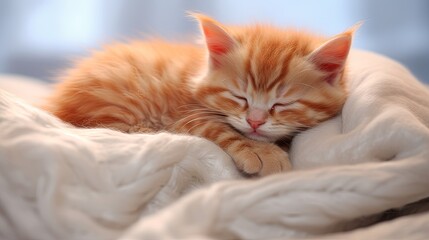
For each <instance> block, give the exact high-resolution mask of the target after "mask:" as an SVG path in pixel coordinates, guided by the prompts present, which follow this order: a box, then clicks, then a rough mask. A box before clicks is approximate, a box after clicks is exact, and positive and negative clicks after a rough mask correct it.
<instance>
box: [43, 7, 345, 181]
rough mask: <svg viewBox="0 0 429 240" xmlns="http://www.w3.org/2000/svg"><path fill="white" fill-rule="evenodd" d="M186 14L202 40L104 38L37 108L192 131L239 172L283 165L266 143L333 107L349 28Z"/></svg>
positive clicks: (341, 94)
mask: <svg viewBox="0 0 429 240" xmlns="http://www.w3.org/2000/svg"><path fill="white" fill-rule="evenodd" d="M194 16H195V17H196V19H198V21H199V23H200V26H201V30H202V33H203V36H204V39H205V43H206V44H205V47H199V46H194V45H187V44H172V43H167V42H164V41H160V40H152V41H147V42H133V43H129V44H117V45H113V46H110V47H108V48H106V49H105V50H104V51H102V52H97V53H95V54H94V55H93V56H92V57H90V58H88V59H86V60H83V61H81V62H80V63H79V64H78V66H77V67H76V68H75V69H73V70H71V71H70V72H69V73H68V74H67V76H66V77H65V79H64V81H63V82H62V83H61V84H59V86H58V87H57V90H56V92H55V94H54V95H53V96H52V98H51V99H50V104H49V105H48V106H47V109H48V110H49V111H51V112H52V113H53V114H55V115H56V116H58V117H59V118H61V119H62V120H64V121H66V122H69V123H72V124H73V125H76V126H79V127H107V128H113V129H117V130H120V131H123V132H129V133H135V132H157V131H169V132H175V133H186V134H192V135H197V136H201V137H204V138H207V139H209V140H211V141H213V142H215V143H217V144H218V145H219V146H220V147H221V148H223V149H224V150H225V151H226V152H227V153H228V154H230V155H231V156H232V157H233V159H234V161H235V163H236V165H237V167H238V168H239V169H240V170H242V171H243V172H244V173H247V174H258V175H267V174H270V173H275V172H280V171H283V170H288V169H290V168H291V165H290V162H289V159H288V155H287V153H286V152H285V151H283V150H282V149H281V148H280V147H278V146H276V145H275V144H274V143H273V142H275V141H278V140H281V139H283V138H285V137H289V136H291V135H292V134H293V133H295V132H296V131H299V130H300V129H303V128H308V127H311V126H314V125H316V124H318V123H319V122H321V121H324V120H326V119H328V118H331V117H333V116H334V115H336V114H337V113H338V112H339V111H340V109H341V107H342V105H343V103H344V101H345V99H346V95H347V94H346V90H345V87H344V80H343V79H344V76H343V75H344V74H343V72H344V68H345V62H346V59H347V55H348V52H349V49H350V45H351V39H352V32H353V31H351V30H350V31H346V32H344V33H342V34H339V35H337V36H334V37H333V38H330V39H325V38H322V37H319V36H315V35H312V34H309V33H303V32H299V31H295V30H285V29H278V28H274V27H271V26H266V25H252V26H243V27H236V26H224V25H222V24H220V23H218V22H217V21H215V20H213V19H211V18H209V17H206V16H203V15H199V14H195V15H194Z"/></svg>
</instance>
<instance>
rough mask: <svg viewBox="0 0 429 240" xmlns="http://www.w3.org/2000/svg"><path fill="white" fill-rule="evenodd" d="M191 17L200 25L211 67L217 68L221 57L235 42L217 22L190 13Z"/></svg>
mask: <svg viewBox="0 0 429 240" xmlns="http://www.w3.org/2000/svg"><path fill="white" fill-rule="evenodd" d="M191 16H192V17H194V18H196V19H197V20H198V21H199V23H200V26H201V30H202V32H203V35H204V38H205V41H206V45H207V49H208V50H209V55H210V63H211V66H212V67H219V66H220V65H221V62H222V57H223V56H224V55H225V54H227V53H229V52H230V51H231V50H232V49H233V48H234V46H235V45H236V42H235V40H234V39H233V38H232V37H231V35H230V34H229V33H228V32H227V31H226V30H225V28H224V27H223V26H222V24H220V23H218V22H217V21H215V20H213V19H211V18H209V17H207V16H204V15H202V14H197V13H191Z"/></svg>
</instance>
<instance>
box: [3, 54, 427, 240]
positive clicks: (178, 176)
mask: <svg viewBox="0 0 429 240" xmlns="http://www.w3.org/2000/svg"><path fill="white" fill-rule="evenodd" d="M347 78H348V82H349V84H348V88H349V91H350V97H349V98H348V100H347V102H346V104H345V106H344V108H343V111H342V113H341V115H339V116H338V117H336V118H334V119H331V120H329V121H326V122H324V123H323V124H321V125H319V126H317V127H315V128H313V129H310V130H308V131H306V132H304V133H302V134H300V135H299V136H297V137H296V138H295V139H294V141H293V143H292V147H291V152H290V157H291V160H292V161H293V165H294V168H295V171H293V172H289V173H282V174H278V175H273V176H269V177H265V178H262V179H245V178H244V177H242V176H241V175H240V174H239V173H238V172H237V171H236V169H235V167H234V164H233V163H232V161H231V159H230V158H229V156H228V155H227V154H225V153H224V152H223V151H222V150H221V149H220V148H218V147H217V146H216V145H215V144H213V143H211V142H209V141H207V140H204V139H200V138H197V137H192V136H181V135H174V134H169V133H159V134H153V135H151V134H131V135H130V134H123V133H119V132H115V131H112V130H108V129H77V128H74V127H72V126H70V125H67V124H65V123H63V122H61V121H60V120H58V119H56V118H55V117H53V116H51V115H49V114H48V113H46V112H44V111H43V110H41V109H39V108H37V107H33V106H31V105H30V104H29V103H27V102H24V101H23V100H21V99H20V98H19V97H17V96H14V95H12V94H10V93H8V92H7V91H5V90H0V191H1V193H0V239H181V238H182V239H294V238H303V237H311V238H313V239H314V238H320V239H392V238H406V239H424V237H427V236H429V213H426V212H424V210H425V209H427V207H425V206H422V204H427V202H428V201H425V200H422V199H426V198H428V197H429V91H428V89H427V87H425V86H424V85H422V84H421V83H419V82H418V81H417V80H416V79H415V78H414V77H413V76H412V75H411V74H410V73H409V72H408V71H407V70H406V69H405V68H404V67H402V66H401V65H400V64H398V63H396V62H393V61H392V60H389V59H387V58H384V57H382V56H379V55H376V54H372V53H368V52H361V51H356V50H355V51H352V53H351V56H350V63H349V69H348V75H347ZM419 200H422V201H420V202H417V201H419ZM414 202H417V203H421V204H417V207H416V208H415V209H419V210H421V211H422V213H419V214H414V215H409V216H403V217H399V218H396V219H394V220H391V221H386V222H382V223H378V224H373V223H375V222H379V220H380V219H381V218H380V216H381V215H383V212H385V211H386V210H389V209H392V208H399V207H402V206H404V205H407V204H410V203H414ZM413 211H414V210H413ZM415 211H417V210H415ZM411 212H412V211H411ZM380 214H381V215H380ZM358 227H360V228H359V229H357V230H355V228H358Z"/></svg>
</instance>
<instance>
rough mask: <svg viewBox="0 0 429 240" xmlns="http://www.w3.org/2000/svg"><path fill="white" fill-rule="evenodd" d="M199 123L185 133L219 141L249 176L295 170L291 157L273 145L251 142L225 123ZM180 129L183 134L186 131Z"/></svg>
mask: <svg viewBox="0 0 429 240" xmlns="http://www.w3.org/2000/svg"><path fill="white" fill-rule="evenodd" d="M195 124H196V126H198V127H193V128H190V129H188V131H186V130H185V132H187V133H191V134H193V135H198V136H201V137H204V138H206V139H209V140H211V141H213V142H215V143H216V144H217V145H219V146H220V147H221V148H222V149H224V151H226V152H227V153H228V154H229V155H230V156H231V157H232V158H233V160H234V162H235V165H236V166H237V167H238V169H240V170H241V171H243V172H244V173H245V174H249V175H255V174H257V175H260V176H266V175H269V174H272V173H278V172H282V171H288V170H290V169H291V168H292V166H291V163H290V161H289V157H288V154H287V153H286V152H285V151H283V150H282V149H281V148H280V147H279V146H277V145H275V144H273V143H266V142H259V141H254V140H251V139H249V138H246V137H244V136H243V135H241V134H240V133H238V132H237V131H235V130H233V129H232V128H231V127H229V126H228V125H225V124H222V123H216V122H205V123H195ZM185 128H186V127H185ZM179 129H180V130H179V132H182V131H183V130H184V129H183V128H179Z"/></svg>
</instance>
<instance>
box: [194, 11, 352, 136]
mask: <svg viewBox="0 0 429 240" xmlns="http://www.w3.org/2000/svg"><path fill="white" fill-rule="evenodd" d="M194 16H195V17H196V18H197V19H198V21H199V22H200V26H201V29H202V32H203V36H204V39H205V43H206V46H207V50H208V54H207V56H208V57H207V60H208V61H209V67H208V71H207V73H206V75H205V77H204V78H202V80H201V81H200V82H199V83H198V87H197V90H196V96H197V98H198V100H200V101H201V103H202V104H204V105H205V106H206V107H208V108H210V109H212V110H215V111H218V112H220V113H222V114H223V115H225V116H226V121H227V122H228V123H229V124H230V125H232V126H233V127H234V128H235V129H237V130H238V131H240V132H241V133H242V134H243V135H245V136H247V137H249V138H252V139H255V140H260V141H270V142H274V141H277V140H279V139H281V138H284V137H286V136H290V135H291V134H293V133H294V132H296V131H297V130H299V129H302V128H307V127H311V126H314V125H316V124H317V123H319V122H321V121H323V120H326V119H328V118H330V117H333V116H334V115H336V114H337V113H338V112H339V111H340V110H341V107H342V106H343V104H344V102H345V99H346V96H347V93H346V89H345V86H344V82H343V72H344V67H345V62H346V59H347V55H348V53H349V50H350V45H351V41H352V34H353V30H349V31H346V32H344V33H341V34H339V35H336V36H334V37H332V38H330V39H324V38H321V37H318V36H315V35H311V34H308V33H303V32H298V31H294V30H282V29H277V28H274V27H271V26H264V25H252V26H247V27H231V26H224V25H222V24H220V23H218V22H216V21H215V20H213V19H210V18H208V17H206V16H203V15H199V14H196V15H194Z"/></svg>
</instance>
